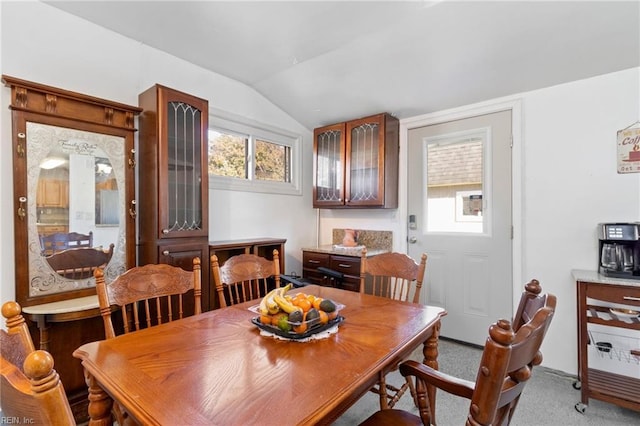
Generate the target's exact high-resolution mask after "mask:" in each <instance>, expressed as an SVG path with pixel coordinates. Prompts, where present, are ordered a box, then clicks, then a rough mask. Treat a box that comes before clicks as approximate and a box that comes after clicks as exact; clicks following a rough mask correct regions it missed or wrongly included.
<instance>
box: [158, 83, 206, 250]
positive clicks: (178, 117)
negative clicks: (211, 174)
mask: <svg viewBox="0 0 640 426" xmlns="http://www.w3.org/2000/svg"><path fill="white" fill-rule="evenodd" d="M180 95H181V94H179V93H176V94H172V93H171V91H169V90H167V96H166V98H165V101H164V103H163V105H164V108H165V109H166V110H165V114H166V120H165V125H164V126H163V127H162V128H163V130H164V131H165V132H166V135H165V137H164V138H162V137H161V138H160V144H161V146H162V144H163V141H164V142H165V143H166V145H165V146H164V148H162V150H163V151H164V155H161V160H160V161H161V162H162V163H164V164H162V167H161V170H164V173H162V171H161V173H160V176H161V177H160V191H159V195H160V199H159V213H160V214H159V220H160V228H161V234H162V235H161V236H160V237H161V238H163V237H169V238H171V237H193V236H198V235H201V234H202V235H205V234H207V233H208V230H207V226H206V221H207V218H206V217H205V216H204V212H206V211H207V210H206V209H205V208H204V206H205V203H206V202H207V200H208V194H207V193H206V189H207V185H206V180H207V174H206V171H207V169H206V149H205V147H206V144H207V139H206V129H207V121H208V120H207V117H206V111H207V107H206V105H205V106H204V107H203V106H201V105H198V102H197V99H183V98H184V96H180ZM165 161H166V163H165ZM163 174H164V176H163ZM162 188H164V189H162Z"/></svg>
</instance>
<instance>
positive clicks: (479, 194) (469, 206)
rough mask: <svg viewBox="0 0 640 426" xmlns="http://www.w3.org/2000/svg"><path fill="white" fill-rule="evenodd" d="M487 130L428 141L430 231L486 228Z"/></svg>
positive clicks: (428, 222)
mask: <svg viewBox="0 0 640 426" xmlns="http://www.w3.org/2000/svg"><path fill="white" fill-rule="evenodd" d="M484 141H485V137H484V134H482V133H480V134H478V135H468V134H467V135H465V136H464V137H463V138H447V139H439V140H438V141H433V142H429V141H427V144H426V157H427V158H426V159H427V161H426V164H427V185H426V186H427V206H426V207H427V232H467V233H482V232H484V223H483V206H484V203H485V202H486V200H484V197H483V190H484V188H483V180H484V179H483V158H484Z"/></svg>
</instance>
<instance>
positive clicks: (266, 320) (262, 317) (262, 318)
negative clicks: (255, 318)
mask: <svg viewBox="0 0 640 426" xmlns="http://www.w3.org/2000/svg"><path fill="white" fill-rule="evenodd" d="M260 323H261V324H267V325H271V315H260Z"/></svg>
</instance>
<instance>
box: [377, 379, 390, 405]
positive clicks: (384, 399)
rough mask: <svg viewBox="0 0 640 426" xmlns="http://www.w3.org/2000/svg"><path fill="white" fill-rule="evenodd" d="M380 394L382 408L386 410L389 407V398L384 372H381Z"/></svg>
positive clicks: (379, 380)
mask: <svg viewBox="0 0 640 426" xmlns="http://www.w3.org/2000/svg"><path fill="white" fill-rule="evenodd" d="M378 394H379V395H380V409H381V410H386V409H387V408H389V401H388V400H387V379H386V377H385V375H384V373H380V374H379V378H378Z"/></svg>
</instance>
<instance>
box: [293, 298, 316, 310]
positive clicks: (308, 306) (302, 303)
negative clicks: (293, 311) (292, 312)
mask: <svg viewBox="0 0 640 426" xmlns="http://www.w3.org/2000/svg"><path fill="white" fill-rule="evenodd" d="M294 305H296V306H299V307H301V308H302V312H307V311H308V310H309V309H311V308H312V306H311V302H309V301H308V300H307V299H306V298H305V299H303V298H300V299H298V300H296V301H295V302H294Z"/></svg>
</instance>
